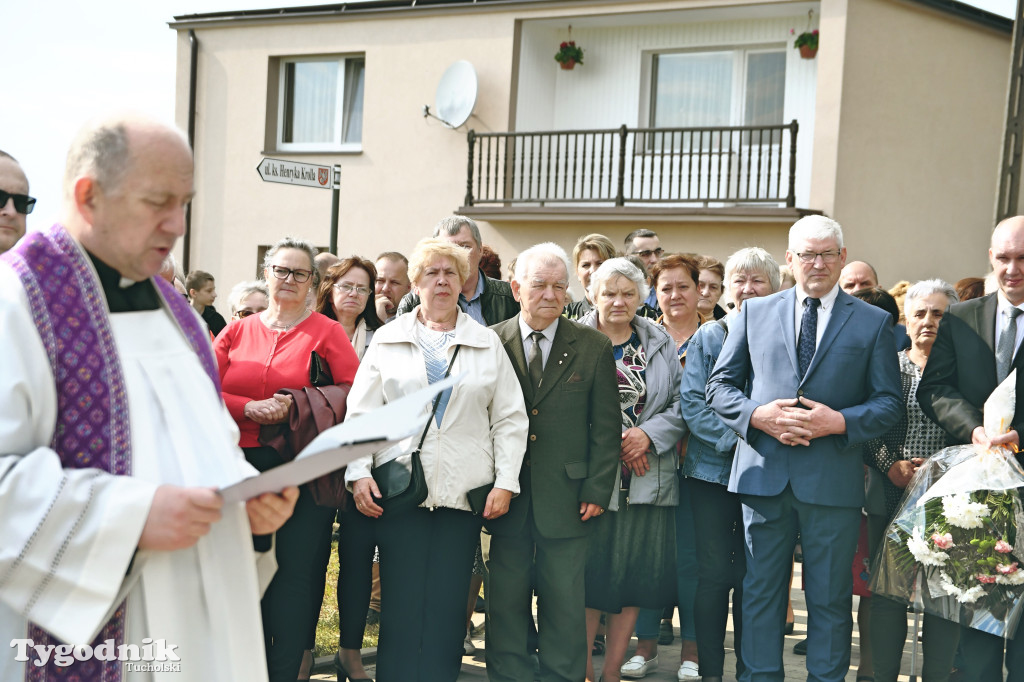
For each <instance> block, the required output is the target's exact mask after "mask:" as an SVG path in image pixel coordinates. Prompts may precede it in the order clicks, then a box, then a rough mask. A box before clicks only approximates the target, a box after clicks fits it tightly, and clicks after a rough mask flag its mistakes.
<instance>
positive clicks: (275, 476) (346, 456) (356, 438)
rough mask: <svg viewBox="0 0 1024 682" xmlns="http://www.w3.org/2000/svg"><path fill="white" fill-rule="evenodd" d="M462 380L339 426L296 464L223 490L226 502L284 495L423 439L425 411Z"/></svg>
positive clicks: (308, 448) (315, 441) (453, 379)
mask: <svg viewBox="0 0 1024 682" xmlns="http://www.w3.org/2000/svg"><path fill="white" fill-rule="evenodd" d="M459 379H461V375H459V376H455V377H449V378H448V379H445V380H444V381H439V382H438V383H436V384H430V385H429V386H427V387H426V388H423V389H420V390H419V391H416V392H415V393H410V394H409V395H407V396H404V397H402V398H399V399H398V400H396V401H394V402H391V403H388V404H387V405H384V406H382V407H379V408H377V409H376V410H373V411H372V412H368V413H366V414H364V415H362V416H360V417H359V418H358V419H353V420H352V421H345V422H342V423H341V424H338V425H337V426H333V427H331V428H329V429H327V430H326V431H324V432H323V433H321V434H320V435H319V436H317V437H316V438H314V439H313V441H312V442H311V443H310V444H309V445H307V446H306V447H305V448H304V449H303V450H302V452H300V453H299V455H298V457H296V458H295V459H294V460H292V461H291V462H287V463H285V464H282V465H281V466H277V467H274V468H273V469H268V470H267V471H264V472H263V473H262V474H259V475H258V476H252V477H250V478H247V479H245V480H242V481H239V482H238V483H235V484H234V485H230V486H228V487H226V488H222V489H221V491H220V494H221V495H222V496H223V497H224V501H225V502H241V501H244V500H248V499H251V498H253V497H256V496H257V495H262V494H263V493H267V492H280V491H281V490H283V489H284V488H286V487H288V486H292V485H302V484H303V483H308V482H309V481H312V480H313V479H314V478H317V477H319V476H323V475H324V474H329V473H330V472H332V471H336V470H337V469H340V468H341V467H343V466H345V465H346V464H348V463H349V462H351V461H352V460H354V459H358V458H360V457H363V456H364V455H367V454H371V453H374V452H378V451H380V450H383V449H384V448H387V447H390V446H391V445H394V444H395V443H398V442H399V441H401V440H402V439H405V438H408V437H410V436H412V435H414V434H419V433H420V432H421V431H422V430H423V426H424V424H426V421H427V418H428V417H429V415H430V413H429V411H428V410H425V409H424V406H426V405H429V404H430V402H431V401H432V400H433V399H434V396H436V395H437V394H438V393H440V392H441V391H443V390H445V389H447V388H450V387H452V386H454V385H455V384H456V383H458V381H459Z"/></svg>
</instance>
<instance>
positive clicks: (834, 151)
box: [176, 0, 1010, 310]
mask: <svg viewBox="0 0 1024 682" xmlns="http://www.w3.org/2000/svg"><path fill="white" fill-rule="evenodd" d="M766 5H771V6H785V7H786V9H787V10H788V9H791V8H801V11H803V12H804V13H805V12H806V9H805V8H806V7H807V6H809V3H806V2H796V1H795V0H794V1H790V0H780V1H779V2H767V3H766V2H757V1H755V0H651V1H645V2H630V1H628V0H626V1H621V0H620V1H617V2H609V1H605V0H586V1H575V0H574V1H572V2H551V3H545V4H544V5H542V6H538V5H535V4H528V5H526V4H524V5H518V6H515V5H503V6H502V7H500V8H495V7H479V6H476V7H473V8H471V9H466V10H458V11H454V10H444V11H440V10H438V11H433V10H422V11H420V10H417V11H416V12H408V13H406V12H378V13H373V14H367V15H365V16H364V15H349V16H347V17H345V18H344V19H342V20H337V19H332V18H326V17H325V18H317V19H315V20H294V19H287V20H278V21H276V22H275V23H260V22H253V21H249V20H233V21H231V22H221V23H219V24H218V23H204V24H202V25H196V26H194V28H195V30H196V33H197V36H198V39H199V42H200V48H199V66H198V74H199V77H198V93H197V105H196V108H197V122H196V143H195V151H196V160H197V164H196V186H197V188H198V195H197V197H196V200H195V201H194V203H193V216H192V244H191V266H192V267H193V268H201V269H204V270H207V271H210V272H213V273H214V274H215V276H216V277H217V280H218V283H219V285H220V287H221V290H222V291H226V290H227V289H228V288H229V287H230V286H231V285H232V284H234V283H235V282H237V281H239V280H242V279H249V278H251V277H252V276H253V274H254V272H255V265H256V253H257V248H258V246H259V245H260V244H267V243H272V242H274V241H276V240H277V239H278V238H280V237H282V236H284V235H287V234H291V235H296V236H299V237H303V238H306V239H309V240H311V241H312V242H314V243H315V244H318V245H326V244H327V243H328V235H329V226H330V208H331V194H330V192H325V191H323V190H316V189H310V188H301V187H293V186H287V185H277V184H272V183H265V182H263V181H262V180H261V179H260V177H259V176H258V174H257V173H256V170H255V167H256V165H257V164H258V163H259V161H260V159H261V157H262V156H271V157H280V158H288V159H293V160H298V161H308V162H312V163H324V164H332V163H340V164H341V166H342V183H341V184H342V189H341V216H340V226H339V228H340V229H339V233H340V236H339V252H340V253H341V254H342V255H346V254H349V253H358V254H360V255H364V256H369V257H373V256H375V255H376V254H377V253H379V252H380V251H384V250H399V251H403V252H408V251H409V250H411V248H412V246H413V245H414V244H415V242H416V241H417V240H418V239H419V238H420V237H422V236H424V235H425V234H427V233H428V232H429V231H430V229H431V227H432V226H433V224H434V223H435V222H436V221H437V219H438V218H440V217H442V216H444V215H449V214H451V213H452V212H453V211H455V210H456V209H457V208H458V207H459V206H461V205H462V203H463V195H464V193H465V173H466V136H465V131H466V129H468V128H470V127H471V128H475V129H476V130H478V131H505V130H508V129H509V127H510V116H511V115H513V109H514V108H515V107H514V105H513V104H512V103H511V100H510V98H511V97H512V96H514V94H515V93H514V92H513V89H514V87H515V83H516V75H515V73H514V72H515V69H516V59H517V50H519V49H525V48H522V46H519V47H517V45H516V36H517V33H516V27H517V21H527V20H533V19H547V20H549V21H551V22H552V23H553V24H556V25H558V26H561V25H562V24H563V22H564V24H566V25H567V24H569V23H572V22H573V20H579V19H580V18H581V17H595V16H600V15H606V14H607V15H615V14H621V13H627V12H651V13H657V12H665V11H676V10H693V14H692V16H694V17H702V16H703V17H713V16H714V13H716V12H720V11H730V10H731V12H735V11H736V8H737V7H744V8H746V7H749V11H751V12H758V11H765V10H764V8H765V6H766ZM776 9H777V7H776ZM743 11H747V10H746V9H744V10H743ZM773 11H775V10H773ZM702 13H703V14H702ZM708 13H711V14H708ZM787 13H789V12H787ZM689 14H690V13H689V12H688V15H689ZM652 16H654V17H657V16H658V15H657V14H652ZM818 17H819V18H818V21H819V22H820V27H821V31H822V35H823V38H822V46H821V50H820V51H819V54H818V58H817V65H816V68H817V71H818V78H817V94H816V107H815V113H814V118H815V121H814V129H813V140H812V139H811V138H812V136H811V135H807V136H804V134H803V133H804V131H803V130H802V131H801V140H802V141H803V142H804V143H813V147H814V148H813V160H812V162H811V166H812V172H813V176H812V181H811V185H810V201H809V205H808V206H807V207H808V208H812V209H818V210H823V211H824V212H825V213H826V214H829V215H833V216H834V217H836V218H837V219H838V220H840V222H842V223H843V224H844V227H845V229H846V232H847V241H848V246H849V247H850V253H851V258H853V257H857V258H865V259H867V260H870V261H872V262H873V263H875V264H876V266H877V267H878V269H879V270H880V272H881V274H882V279H883V281H885V282H888V281H892V280H895V279H898V278H900V277H905V278H908V279H917V278H920V277H925V276H935V275H941V276H943V277H946V278H948V279H956V278H958V277H961V276H964V275H967V274H981V272H982V271H983V269H984V242H985V241H986V239H987V237H986V235H987V231H988V230H989V229H990V228H991V221H992V215H993V208H994V202H995V189H996V185H995V183H996V176H997V172H998V161H999V157H998V147H999V144H1000V140H1001V134H1002V125H1003V120H1002V119H1003V110H1004V108H1005V88H1006V74H1007V68H1008V62H1009V50H1010V41H1009V37H1008V35H1005V34H1001V33H998V32H995V31H991V30H988V29H984V28H981V27H977V26H975V25H974V24H971V23H969V22H966V21H962V20H958V19H955V18H950V17H948V16H947V15H945V14H942V13H939V12H937V11H932V10H929V9H927V8H923V7H921V6H920V5H918V4H914V3H904V2H901V1H900V0H821V3H820V11H819V12H818ZM189 27H190V25H189V24H187V23H182V24H180V25H178V26H176V28H178V30H179V34H178V46H179V50H178V83H177V89H178V97H177V110H176V116H177V120H178V122H179V124H180V125H181V126H182V127H183V128H184V127H185V126H186V124H187V118H188V111H187V107H188V79H189V40H188V28H189ZM893 27H899V31H898V34H899V37H900V39H899V40H897V41H893V40H892V39H891V36H892V34H893ZM796 28H797V29H798V30H799V29H801V28H802V27H801V26H797V27H796ZM575 32H576V29H574V33H575ZM349 53H362V54H365V57H366V76H365V93H364V107H363V110H364V121H363V136H362V149H363V151H362V153H358V154H307V155H301V154H296V153H282V152H276V151H275V150H274V149H268V148H267V145H266V144H265V142H266V137H267V128H266V121H267V115H268V106H271V105H272V103H270V104H268V96H267V92H268V86H269V85H271V83H276V78H277V73H276V72H274V73H270V63H271V59H272V58H274V57H287V56H297V55H317V54H349ZM459 59H466V60H469V61H470V62H471V63H472V64H473V65H474V67H475V68H476V70H477V74H478V78H479V88H480V90H479V96H478V98H477V105H476V108H475V110H474V114H473V116H472V118H471V119H470V120H469V122H468V124H467V126H466V127H465V128H463V129H460V130H457V131H454V130H449V129H447V128H446V127H445V126H443V125H442V124H441V123H440V122H438V121H436V120H434V119H429V118H427V119H425V118H424V117H423V116H422V106H423V105H424V104H430V105H433V102H434V91H435V87H436V85H437V82H438V80H439V79H440V77H441V75H442V73H443V72H444V69H445V68H447V66H448V65H450V64H451V63H452V62H454V61H456V60H459ZM597 63H600V62H599V60H598V62H597ZM551 66H552V69H554V68H555V65H554V63H552V65H551ZM583 68H589V62H588V67H583ZM559 75H561V74H556V77H557V76H559ZM979 131H985V132H981V133H979ZM988 131H990V132H988ZM808 132H809V131H808ZM949 197H956V201H950V200H949ZM640 224H642V223H639V224H638V223H637V222H628V221H619V222H616V221H614V220H613V221H611V222H608V221H601V222H598V223H588V222H586V221H578V222H565V221H558V220H551V221H546V222H545V221H534V220H531V221H518V222H517V221H509V220H506V221H501V222H495V223H493V224H491V223H487V222H486V221H484V222H482V224H481V227H482V229H483V233H484V240H485V242H486V243H489V244H490V245H491V246H492V247H494V248H495V249H496V250H497V251H498V253H499V254H500V256H501V257H502V260H503V261H506V262H507V261H508V260H509V259H511V258H512V257H513V256H514V255H515V253H517V252H518V251H519V250H520V249H521V248H523V247H525V246H528V245H530V244H532V243H535V242H537V241H541V240H552V241H555V242H557V243H559V244H561V245H562V246H563V247H565V248H566V249H567V250H570V249H571V247H572V245H573V244H574V243H575V240H576V238H577V237H578V236H579V235H581V234H585V233H587V232H590V231H595V230H600V231H603V232H606V233H607V234H608V235H609V237H611V238H612V239H613V240H614V241H621V239H622V237H623V236H624V235H625V234H626V233H627V232H628V231H629V230H631V229H634V228H635V227H637V226H639V225H640ZM650 226H651V227H653V229H656V230H658V232H659V233H661V234H662V236H663V243H664V244H665V247H666V248H667V249H670V250H682V251H696V252H704V253H711V254H714V255H717V256H720V257H725V256H727V255H728V254H730V253H732V252H733V251H734V250H735V249H737V248H740V247H742V246H749V245H759V246H764V247H765V248H767V249H768V250H769V251H771V252H772V253H773V254H774V255H775V256H776V257H778V258H779V259H780V261H781V258H782V255H783V253H784V250H785V232H786V227H787V224H785V223H782V222H778V221H776V222H769V223H765V222H741V223H730V222H723V221H701V220H688V221H682V220H681V221H679V222H677V223H673V222H671V221H668V222H666V221H665V220H664V219H662V220H660V221H659V222H657V223H653V224H650ZM963 254H968V256H966V257H965V256H964V255H963ZM975 254H977V255H976V256H975ZM221 307H222V309H224V310H226V305H222V306H221Z"/></svg>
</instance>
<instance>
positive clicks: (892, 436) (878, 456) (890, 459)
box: [864, 350, 946, 521]
mask: <svg viewBox="0 0 1024 682" xmlns="http://www.w3.org/2000/svg"><path fill="white" fill-rule="evenodd" d="M899 359H900V378H901V379H902V383H903V404H904V405H905V406H906V408H907V409H906V412H905V413H904V414H903V415H902V416H901V417H900V420H899V421H898V422H897V423H896V425H895V426H893V427H892V428H891V429H890V430H889V432H888V433H886V434H885V435H884V436H882V437H881V438H873V439H871V440H869V441H868V442H867V443H866V444H865V445H864V462H865V463H866V464H868V465H869V466H873V467H875V468H876V469H878V470H879V471H881V472H882V481H883V488H884V490H885V510H886V513H887V515H888V519H889V520H890V521H891V520H892V518H893V517H894V516H895V515H896V510H897V509H898V508H899V506H900V500H901V499H902V498H903V492H904V490H903V488H897V487H896V486H895V485H894V484H893V482H892V481H890V480H889V477H888V473H889V469H890V468H891V467H892V465H893V464H895V463H896V462H897V461H899V460H901V459H911V458H913V457H925V458H927V457H930V456H932V455H934V454H935V453H936V452H938V451H939V450H941V449H942V448H944V447H946V432H945V431H944V430H943V429H942V427H941V426H939V425H938V424H936V423H935V422H933V421H932V420H931V419H929V418H928V416H927V415H925V413H924V412H922V411H921V405H920V404H919V403H918V402H917V385H918V384H920V383H921V368H920V367H918V366H917V365H915V364H914V363H913V361H912V360H911V359H910V356H909V355H907V351H905V350H903V351H900V352H899Z"/></svg>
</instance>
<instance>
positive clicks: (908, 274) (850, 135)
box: [812, 0, 1010, 285]
mask: <svg viewBox="0 0 1024 682" xmlns="http://www.w3.org/2000/svg"><path fill="white" fill-rule="evenodd" d="M843 10H845V17H844V11H843ZM897 28H898V30H895V31H894V29H897ZM826 31H827V33H826ZM822 35H823V36H825V35H828V36H829V38H828V40H827V41H826V40H825V39H824V38H823V41H822V48H821V52H819V58H820V59H821V63H820V65H819V69H825V67H826V66H827V67H828V70H827V71H819V87H818V120H817V128H816V131H817V132H816V138H815V162H814V163H815V168H816V169H821V172H822V174H823V175H825V176H830V175H831V173H830V172H829V170H828V169H830V168H832V169H834V178H829V179H827V180H826V181H825V182H824V183H823V184H825V185H827V184H828V183H831V184H832V185H833V187H832V188H828V187H827V186H826V187H825V188H824V191H821V192H820V193H819V194H818V195H817V196H815V193H814V190H813V189H812V202H813V201H814V200H815V199H818V200H819V201H820V204H812V205H814V206H815V208H821V209H822V210H824V211H825V212H826V213H828V214H829V215H831V216H832V217H834V218H835V219H836V220H838V221H839V222H840V223H841V224H842V225H843V228H844V233H845V237H846V243H847V248H848V252H849V257H850V259H860V260H867V261H869V262H871V263H872V264H873V265H875V267H876V269H877V270H878V272H879V276H880V278H881V280H882V284H884V285H889V284H892V283H893V282H895V281H897V280H900V279H908V280H911V281H916V280H918V279H922V278H926V277H942V278H943V279H947V280H949V281H953V282H955V281H956V280H957V279H959V278H961V277H966V276H969V275H977V276H982V275H984V274H985V272H987V270H988V266H987V261H986V249H987V247H988V234H989V232H990V231H991V229H992V227H993V224H994V223H993V220H994V215H995V197H996V187H997V184H996V183H997V178H998V171H999V148H1000V144H1001V140H1002V134H1003V125H1004V117H1005V113H1004V112H1005V107H1006V83H1007V75H1008V69H1009V61H1010V37H1009V35H1007V34H1003V33H998V32H995V31H992V30H989V29H986V28H983V27H981V26H978V25H976V24H972V23H969V22H966V21H963V20H959V19H956V18H952V17H950V16H949V15H947V14H944V13H941V12H938V11H935V10H931V9H927V8H923V7H921V6H920V5H918V4H915V3H909V2H898V1H894V0H824V2H823V3H822ZM833 36H835V37H834V38H833ZM894 37H895V38H896V39H894ZM840 40H841V41H842V44H843V54H842V55H841V63H837V62H836V59H835V58H836V55H835V54H833V47H834V45H833V41H836V42H839V41H840ZM836 88H840V89H841V92H840V95H839V97H838V98H837V96H836V93H835V89H836ZM837 103H838V104H840V105H841V106H840V107H839V108H838V110H837V109H836V104H837ZM830 155H831V156H832V158H831V159H830V158H829V156H830ZM830 161H831V163H830ZM812 187H813V186H812ZM829 189H831V194H832V196H833V200H832V202H831V204H829V203H828V201H827V197H828V195H829V194H830V191H829Z"/></svg>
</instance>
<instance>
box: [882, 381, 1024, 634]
mask: <svg viewBox="0 0 1024 682" xmlns="http://www.w3.org/2000/svg"><path fill="white" fill-rule="evenodd" d="M1015 386H1016V370H1014V371H1013V372H1011V373H1010V376H1009V377H1007V379H1006V380H1005V381H1004V382H1003V383H1002V384H1000V385H999V387H997V388H996V390H995V391H993V392H992V395H991V396H990V397H989V399H988V400H987V401H985V431H986V433H987V434H988V435H989V437H990V438H991V437H994V436H996V435H999V434H1002V433H1006V432H1007V431H1008V430H1009V428H1010V427H1009V425H1010V424H1011V422H1012V419H1013V414H1014V406H1015V403H1016V400H1015V395H1014V393H1015V390H1014V389H1015ZM1021 486H1024V469H1022V468H1021V465H1020V464H1019V463H1018V462H1017V458H1016V457H1015V456H1014V454H1013V452H1012V451H1010V450H1009V449H1007V448H1004V447H995V448H983V447H981V446H977V445H956V446H953V447H949V448H946V449H944V450H940V451H939V452H937V453H936V454H934V455H933V456H931V457H929V458H928V459H927V460H926V461H925V463H924V464H923V465H922V466H921V468H920V469H919V470H918V471H917V473H916V474H915V475H914V478H913V480H912V481H911V483H910V485H909V486H908V487H907V491H906V494H905V495H904V497H903V501H902V503H901V505H900V508H899V510H898V511H897V512H896V516H895V518H894V519H893V521H892V522H891V523H890V524H889V527H888V528H887V529H886V533H885V537H884V539H883V542H882V545H881V547H880V551H879V553H878V554H879V556H878V557H877V559H876V561H875V565H874V569H873V571H872V580H871V591H872V592H873V593H875V594H881V595H885V596H887V597H890V598H893V599H897V600H900V601H904V602H906V603H908V604H915V605H916V606H917V607H918V608H919V609H920V610H922V611H924V612H925V613H931V614H934V615H937V616H940V617H942V618H945V619H947V620H952V621H956V622H958V623H960V624H961V625H965V626H968V627H972V628H975V629H978V630H983V631H985V632H988V633H991V634H994V635H998V636H1005V637H1012V636H1013V634H1014V631H1015V629H1016V627H1017V622H1018V620H1019V619H1020V614H1021V608H1022V606H1024V604H1022V602H1021V596H1022V594H1024V562H1022V561H1021V558H1024V533H1018V532H1017V531H1018V528H1019V529H1022V530H1024V509H1022V507H1021V498H1020V494H1019V492H1018V490H1017V489H1018V488H1019V487H1021Z"/></svg>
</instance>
